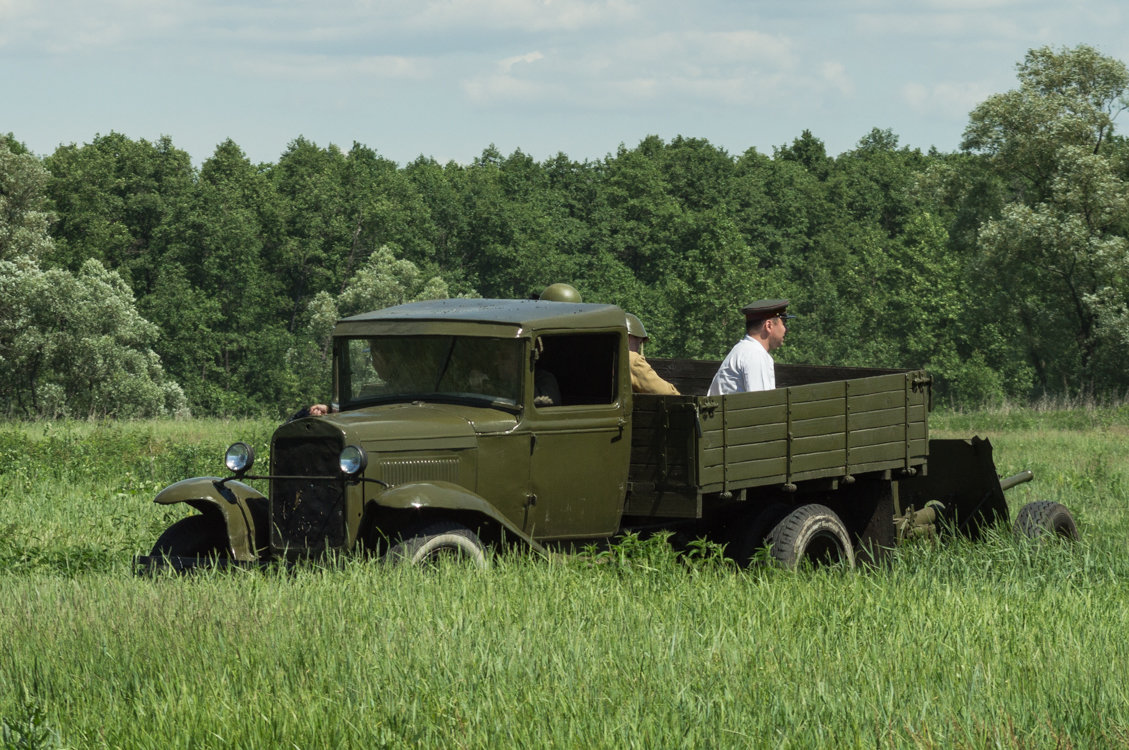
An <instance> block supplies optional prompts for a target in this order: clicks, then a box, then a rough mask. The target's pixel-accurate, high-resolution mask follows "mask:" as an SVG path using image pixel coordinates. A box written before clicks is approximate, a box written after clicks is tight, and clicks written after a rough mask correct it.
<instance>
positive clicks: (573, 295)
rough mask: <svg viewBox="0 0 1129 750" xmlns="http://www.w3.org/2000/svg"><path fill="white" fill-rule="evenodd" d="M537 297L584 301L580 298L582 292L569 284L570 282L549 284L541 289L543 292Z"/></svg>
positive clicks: (545, 299)
mask: <svg viewBox="0 0 1129 750" xmlns="http://www.w3.org/2000/svg"><path fill="white" fill-rule="evenodd" d="M537 299H539V300H544V301H548V302H583V301H584V300H582V299H581V298H580V292H578V291H576V287H573V286H569V285H568V284H549V286H547V287H545V288H544V289H542V290H541V294H540V295H539V296H538V297H537Z"/></svg>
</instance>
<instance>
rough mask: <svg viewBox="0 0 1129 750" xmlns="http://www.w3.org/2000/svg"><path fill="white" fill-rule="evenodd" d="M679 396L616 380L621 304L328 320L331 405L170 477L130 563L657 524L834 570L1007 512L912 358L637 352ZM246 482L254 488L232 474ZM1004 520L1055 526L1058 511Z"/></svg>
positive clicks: (1029, 527) (982, 445)
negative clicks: (771, 368)
mask: <svg viewBox="0 0 1129 750" xmlns="http://www.w3.org/2000/svg"><path fill="white" fill-rule="evenodd" d="M651 363H652V364H653V365H654V367H655V369H656V370H658V371H659V372H660V374H662V375H664V376H665V377H666V378H667V379H668V380H670V381H672V382H673V383H675V385H677V386H678V388H679V390H680V391H681V392H682V393H683V394H686V395H681V396H654V395H640V394H634V393H632V392H631V384H630V374H629V371H628V357H627V333H626V323H625V314H624V312H623V311H622V310H621V309H620V308H618V307H616V306H613V305H599V304H581V303H570V302H549V301H540V300H480V299H479V300H465V299H458V300H440V301H431V302H417V303H410V304H406V305H399V306H396V307H392V308H387V309H385V310H378V311H374V312H371V313H366V314H363V315H358V316H354V317H350V318H345V319H343V320H341V321H339V322H338V323H337V325H336V328H335V330H334V399H333V400H334V407H335V411H334V412H333V413H331V414H328V415H326V416H320V417H308V418H304V419H298V420H294V421H291V422H288V423H286V424H283V425H281V426H280V427H279V428H278V429H277V430H276V432H275V434H274V436H273V438H272V441H271V449H270V466H269V470H268V471H267V472H266V473H263V474H257V473H254V472H255V468H254V451H253V449H252V447H251V446H247V445H245V444H243V443H236V444H234V445H233V446H232V448H231V449H229V451H228V455H227V456H226V457H225V464H226V466H227V469H228V472H229V473H228V474H227V476H225V477H222V478H220V477H199V478H195V479H187V480H184V481H182V482H178V483H176V484H174V485H172V486H170V487H168V488H166V489H165V490H163V491H162V492H161V493H159V494H158V496H157V498H156V502H158V503H162V504H170V503H185V504H187V505H190V506H192V507H194V508H196V509H197V510H198V511H199V515H191V516H188V517H187V518H185V519H182V520H181V521H179V522H177V523H176V524H174V525H173V526H172V527H170V528H169V529H168V530H167V531H166V532H165V533H164V534H163V535H162V536H161V537H160V538H159V539H158V540H157V542H156V544H155V545H154V548H153V550H152V552H151V554H150V555H147V556H144V557H141V558H139V559H138V562H139V564H140V566H141V567H142V568H143V569H153V568H158V567H163V566H172V567H176V568H188V567H192V566H193V565H196V564H199V563H200V562H202V561H216V560H218V561H221V562H233V563H240V564H255V563H260V562H265V561H271V560H294V559H299V558H305V557H310V556H317V555H323V554H325V553H327V552H330V551H335V552H336V551H364V552H367V553H370V554H376V555H381V556H384V557H386V558H388V559H391V560H406V561H410V562H421V561H425V560H429V559H432V558H433V557H436V556H440V555H448V554H454V555H461V556H466V557H470V558H471V559H473V560H475V561H478V562H482V561H484V560H485V559H486V550H487V549H488V548H489V547H492V546H494V547H497V546H502V545H519V546H524V547H527V548H530V549H535V550H541V549H544V548H545V546H547V545H561V544H574V543H586V542H589V541H593V540H604V539H609V538H611V537H614V536H615V535H617V534H619V533H621V532H623V531H626V530H633V529H652V530H653V529H669V530H671V531H674V532H678V533H679V534H681V535H684V536H685V535H691V536H701V537H706V538H709V539H711V540H714V541H717V542H720V543H724V544H725V545H726V549H727V550H728V552H729V554H731V555H732V556H733V557H734V558H735V559H737V560H738V561H739V562H742V563H745V562H747V561H748V560H749V559H750V558H751V557H752V555H753V553H754V552H755V551H756V550H757V549H760V548H762V547H765V546H767V547H768V549H769V550H770V554H771V555H772V557H773V558H774V559H775V560H777V561H779V562H780V563H781V564H783V565H786V566H793V565H796V564H797V563H799V562H800V561H802V560H806V559H810V560H815V561H842V562H845V563H847V564H853V563H854V561H855V558H856V556H857V555H861V556H865V557H867V558H876V557H879V556H881V555H882V554H883V553H884V551H885V550H888V549H890V548H891V547H893V546H894V545H895V544H897V543H898V541H900V540H901V539H902V538H904V537H906V536H908V535H914V534H920V533H932V532H934V531H940V530H956V531H959V532H961V533H964V534H967V535H970V536H973V537H975V536H977V535H979V534H980V533H981V531H982V529H983V528H985V527H986V526H988V525H990V524H994V523H999V522H1001V521H1004V520H1006V519H1007V515H1008V511H1007V504H1006V502H1005V501H1004V498H1003V491H1004V490H1005V489H1006V488H1007V487H1009V486H1012V485H1014V484H1016V483H1018V482H1020V481H1025V480H1026V479H1028V478H1029V474H1023V475H1016V477H1012V478H1009V479H1007V480H1004V481H1003V482H1001V481H1000V479H999V477H997V475H996V473H995V466H994V464H993V462H992V457H991V445H990V444H989V443H988V442H987V441H984V440H979V439H976V438H972V439H970V440H941V441H938V440H931V439H930V437H929V428H928V414H929V410H930V406H931V397H932V380H931V379H930V377H929V376H928V374H927V373H925V372H924V371H922V370H889V369H868V368H832V367H814V366H802V365H777V386H778V387H777V388H776V389H775V390H773V391H763V392H758V393H739V394H731V395H726V396H706V395H704V394H705V393H706V390H707V388H708V385H709V381H710V378H711V377H712V375H713V373H714V371H715V370H716V368H717V365H718V363H717V362H706V361H696V360H651ZM252 483H254V484H252ZM1017 526H1018V527H1020V528H1022V529H1023V530H1024V531H1025V532H1026V533H1029V534H1042V533H1050V534H1055V535H1060V536H1070V537H1073V536H1076V534H1077V531H1076V529H1075V527H1074V522H1073V519H1072V518H1071V517H1070V515H1069V511H1067V510H1066V509H1065V508H1063V507H1062V506H1060V505H1058V504H1057V503H1033V504H1031V506H1028V508H1025V509H1024V510H1023V511H1022V512H1021V513H1020V517H1019V519H1018V521H1017Z"/></svg>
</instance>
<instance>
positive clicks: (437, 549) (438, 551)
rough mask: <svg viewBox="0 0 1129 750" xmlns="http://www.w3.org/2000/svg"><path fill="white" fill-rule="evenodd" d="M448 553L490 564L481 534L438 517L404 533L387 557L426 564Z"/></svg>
mask: <svg viewBox="0 0 1129 750" xmlns="http://www.w3.org/2000/svg"><path fill="white" fill-rule="evenodd" d="M448 557H456V558H461V559H465V560H468V561H470V562H471V563H473V565H474V566H475V567H476V568H485V567H486V548H485V547H484V546H483V544H482V540H481V539H479V538H478V534H475V533H474V532H473V531H471V530H470V529H468V528H467V527H466V526H463V525H462V524H461V523H456V522H455V521H437V522H435V523H431V524H428V525H426V526H424V527H422V528H421V529H419V530H418V531H415V532H414V533H412V534H411V535H410V536H404V537H401V538H400V539H399V540H398V541H397V542H396V543H395V544H393V545H392V546H391V547H389V549H388V553H387V554H386V555H385V557H384V559H385V560H387V561H388V562H392V563H401V564H405V565H419V566H421V567H423V566H427V565H435V564H438V563H439V562H440V561H441V560H443V559H444V558H448Z"/></svg>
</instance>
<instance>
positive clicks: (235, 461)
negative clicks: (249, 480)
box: [223, 443, 255, 474]
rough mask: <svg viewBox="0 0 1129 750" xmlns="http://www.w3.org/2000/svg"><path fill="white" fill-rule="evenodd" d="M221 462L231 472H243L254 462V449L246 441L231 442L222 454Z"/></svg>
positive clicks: (249, 468)
mask: <svg viewBox="0 0 1129 750" xmlns="http://www.w3.org/2000/svg"><path fill="white" fill-rule="evenodd" d="M223 463H224V466H226V467H227V469H228V471H230V472H232V473H233V474H243V473H244V472H247V471H250V470H251V465H252V464H254V463H255V451H253V450H251V446H249V445H247V444H246V443H232V444H231V447H230V448H228V449H227V453H225V454H224V456H223Z"/></svg>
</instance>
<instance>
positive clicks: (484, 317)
mask: <svg viewBox="0 0 1129 750" xmlns="http://www.w3.org/2000/svg"><path fill="white" fill-rule="evenodd" d="M437 325H438V326H451V325H453V326H457V327H459V328H463V327H464V326H468V327H469V326H478V325H485V326H487V327H498V328H504V329H508V330H509V335H522V334H523V333H526V332H529V331H537V330H542V329H558V330H559V329H566V330H567V329H572V330H583V329H608V328H623V327H625V326H626V319H625V317H624V312H623V310H621V309H620V308H619V307H617V306H615V305H603V304H590V303H572V302H548V301H542V300H529V299H442V300H425V301H422V302H408V303H407V304H403V305H396V306H395V307H387V308H384V309H383V310H374V311H372V312H367V313H361V314H360V315H353V316H351V317H348V318H343V319H341V320H339V321H338V322H337V327H336V328H335V329H334V335H337V336H357V335H365V334H370V333H373V332H374V331H381V332H387V333H394V332H401V331H402V332H405V333H406V332H409V331H413V332H421V333H422V332H424V331H422V330H421V329H428V328H431V327H432V326H437ZM435 332H436V333H439V332H441V331H440V330H435ZM442 332H448V333H453V332H455V331H452V330H450V329H449V328H448V329H445V330H443V331H442ZM460 332H468V331H466V330H463V331H460Z"/></svg>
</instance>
